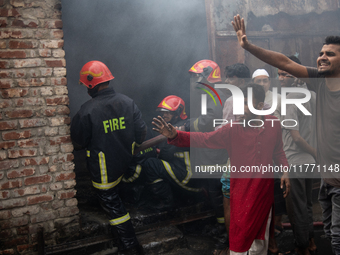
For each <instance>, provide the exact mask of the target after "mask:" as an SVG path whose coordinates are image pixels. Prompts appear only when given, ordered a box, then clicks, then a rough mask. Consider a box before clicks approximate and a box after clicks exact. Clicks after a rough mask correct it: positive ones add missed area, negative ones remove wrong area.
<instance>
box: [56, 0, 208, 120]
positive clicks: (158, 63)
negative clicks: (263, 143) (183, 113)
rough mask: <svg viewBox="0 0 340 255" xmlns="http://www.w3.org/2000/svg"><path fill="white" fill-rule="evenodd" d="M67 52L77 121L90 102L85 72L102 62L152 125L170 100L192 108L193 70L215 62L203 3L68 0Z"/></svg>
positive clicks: (65, 7) (114, 83)
mask: <svg viewBox="0 0 340 255" xmlns="http://www.w3.org/2000/svg"><path fill="white" fill-rule="evenodd" d="M62 20H63V31H64V40H65V44H64V49H65V52H66V56H65V57H66V68H67V80H68V90H69V98H70V110H71V114H70V115H71V118H72V117H73V116H74V115H75V113H76V112H77V111H78V110H79V109H80V106H81V105H82V104H83V103H84V102H86V101H87V100H89V99H90V96H88V95H87V91H86V88H85V87H83V86H81V85H79V83H78V81H79V71H80V69H81V67H82V66H83V65H84V64H85V63H86V62H88V61H91V60H99V61H102V62H104V63H105V64H106V65H107V66H108V67H109V69H110V70H111V72H112V74H113V76H114V77H115V79H114V80H113V81H111V83H110V84H111V86H113V88H114V89H115V90H116V91H117V92H119V93H123V94H125V95H127V96H129V97H131V98H132V99H133V100H134V101H135V103H136V104H137V106H138V107H139V108H140V110H141V112H142V114H143V119H144V120H145V121H146V123H147V124H148V125H149V126H151V120H152V117H154V116H155V115H156V112H155V109H156V107H157V105H158V104H159V103H160V102H161V100H162V99H163V98H164V97H166V96H168V95H177V96H179V97H181V98H183V100H184V101H185V102H186V105H187V112H188V113H189V112H190V109H189V106H190V103H189V99H190V96H189V91H190V89H189V84H190V76H189V73H188V70H189V69H190V68H191V66H192V65H193V64H194V63H196V62H197V61H199V60H202V59H208V58H209V50H208V35H207V21H206V14H205V5H204V1H203V0H191V1H182V0H172V1H159V0H142V1H135V0H134V1H132V0H128V1H126V0H124V1H123V0H117V1H111V0H110V1H109V0H100V1H90V0H71V1H70V0H67V1H66V0H63V1H62Z"/></svg>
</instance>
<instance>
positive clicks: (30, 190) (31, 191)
mask: <svg viewBox="0 0 340 255" xmlns="http://www.w3.org/2000/svg"><path fill="white" fill-rule="evenodd" d="M40 193H41V192H40V189H39V186H32V187H25V188H23V189H16V190H13V192H12V194H13V197H23V196H26V195H36V194H40Z"/></svg>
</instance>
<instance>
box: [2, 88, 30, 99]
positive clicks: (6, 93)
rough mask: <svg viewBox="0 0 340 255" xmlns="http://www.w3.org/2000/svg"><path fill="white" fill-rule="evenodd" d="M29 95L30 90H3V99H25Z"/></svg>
mask: <svg viewBox="0 0 340 255" xmlns="http://www.w3.org/2000/svg"><path fill="white" fill-rule="evenodd" d="M27 94H28V89H18V88H16V89H3V90H1V96H2V97H3V98H13V97H24V96H26V95H27Z"/></svg>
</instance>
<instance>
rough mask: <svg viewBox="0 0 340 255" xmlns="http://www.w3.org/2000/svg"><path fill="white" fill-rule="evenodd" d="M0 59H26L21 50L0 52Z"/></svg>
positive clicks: (24, 53)
mask: <svg viewBox="0 0 340 255" xmlns="http://www.w3.org/2000/svg"><path fill="white" fill-rule="evenodd" d="M0 58H26V52H25V51H23V50H6V51H4V50H1V51H0Z"/></svg>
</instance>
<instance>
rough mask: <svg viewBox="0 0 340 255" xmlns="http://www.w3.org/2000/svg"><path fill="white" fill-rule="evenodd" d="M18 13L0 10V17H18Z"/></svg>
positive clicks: (10, 10)
mask: <svg viewBox="0 0 340 255" xmlns="http://www.w3.org/2000/svg"><path fill="white" fill-rule="evenodd" d="M18 16H20V14H19V12H18V11H17V10H16V9H7V8H0V17H18Z"/></svg>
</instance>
